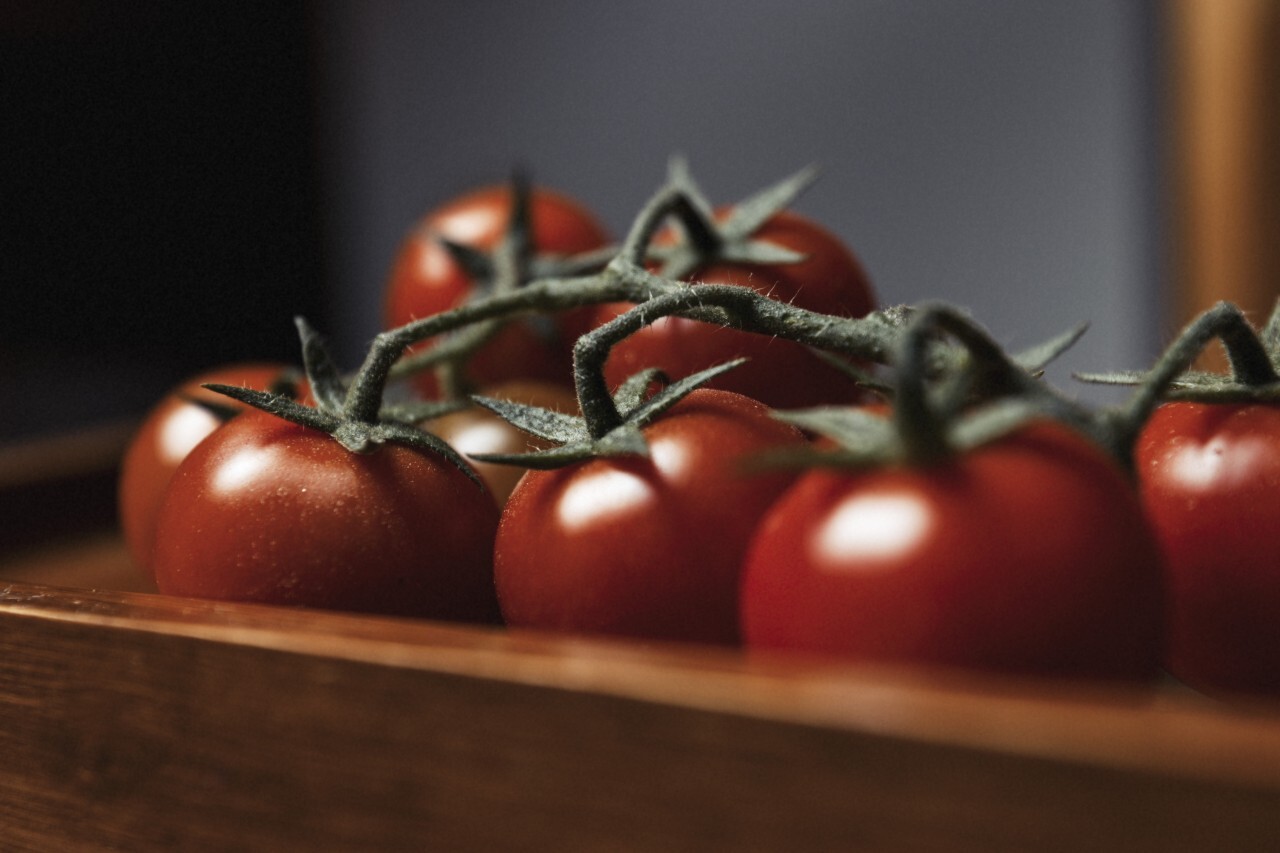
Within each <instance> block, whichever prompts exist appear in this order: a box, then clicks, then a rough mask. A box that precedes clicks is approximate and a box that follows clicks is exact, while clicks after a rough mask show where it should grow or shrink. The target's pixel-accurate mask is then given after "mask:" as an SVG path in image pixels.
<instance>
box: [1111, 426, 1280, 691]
mask: <svg viewBox="0 0 1280 853" xmlns="http://www.w3.org/2000/svg"><path fill="white" fill-rule="evenodd" d="M1135 458H1136V467H1137V473H1138V480H1139V487H1140V490H1141V494H1142V500H1143V502H1144V504H1145V505H1146V507H1147V512H1148V514H1149V516H1150V518H1151V523H1152V526H1153V527H1154V529H1155V531H1156V535H1157V537H1158V538H1159V540H1160V545H1161V548H1162V550H1163V552H1164V558H1165V565H1166V571H1167V574H1168V581H1167V583H1168V587H1169V643H1168V660H1167V664H1166V666H1167V668H1168V669H1169V671H1170V673H1172V674H1173V675H1174V676H1176V677H1178V678H1179V679H1181V680H1183V681H1185V682H1186V683H1188V684H1190V685H1191V686H1193V687H1196V688H1199V689H1201V690H1204V691H1207V692H1211V693H1231V692H1248V693H1257V694H1267V695H1271V696H1280V407H1277V406H1273V405H1266V404H1247V403H1246V404H1227V403H1212V404H1208V403H1181V402H1180V403H1168V404H1165V405H1164V406H1161V407H1160V408H1159V409H1157V410H1156V412H1155V413H1154V415H1153V416H1152V417H1151V419H1150V420H1149V421H1148V422H1147V425H1146V427H1145V428H1144V430H1143V433H1142V435H1141V436H1140V438H1139V440H1138V444H1137V447H1136V451H1135Z"/></svg>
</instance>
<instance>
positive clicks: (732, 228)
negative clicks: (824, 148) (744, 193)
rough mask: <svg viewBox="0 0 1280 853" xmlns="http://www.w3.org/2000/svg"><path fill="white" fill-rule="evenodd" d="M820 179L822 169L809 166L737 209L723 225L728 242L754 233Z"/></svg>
mask: <svg viewBox="0 0 1280 853" xmlns="http://www.w3.org/2000/svg"><path fill="white" fill-rule="evenodd" d="M817 179H818V167H817V166H807V167H805V168H803V169H801V170H800V171H798V172H796V173H795V174H794V175H791V176H789V177H787V178H783V179H782V180H781V181H778V182H777V183H776V184H774V185H773V186H770V187H766V188H764V189H763V190H760V191H759V192H757V193H756V194H755V195H752V196H750V197H748V198H746V199H743V200H742V201H740V202H738V203H737V204H736V205H734V206H733V211H732V212H731V213H730V214H729V215H728V216H727V217H726V218H725V220H724V222H722V223H721V224H720V233H721V235H722V236H724V237H725V238H726V239H735V240H740V239H743V238H745V237H748V236H750V235H752V234H754V233H755V232H756V231H758V230H760V227H761V226H762V225H764V224H765V223H766V222H768V221H769V218H770V217H771V216H773V215H774V214H775V213H778V212H779V211H781V210H784V209H786V208H787V207H789V206H790V205H791V202H793V201H795V200H796V199H797V198H799V197H800V195H801V193H803V192H804V191H805V190H807V189H808V188H809V187H810V186H812V185H813V182H814V181H816V180H817Z"/></svg>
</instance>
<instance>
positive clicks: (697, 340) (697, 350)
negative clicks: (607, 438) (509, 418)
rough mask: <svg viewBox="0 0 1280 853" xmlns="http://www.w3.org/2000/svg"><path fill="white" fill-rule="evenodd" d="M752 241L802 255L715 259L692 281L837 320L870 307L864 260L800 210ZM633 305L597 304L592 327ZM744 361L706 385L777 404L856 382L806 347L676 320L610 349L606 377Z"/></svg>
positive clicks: (829, 397)
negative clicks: (789, 260)
mask: <svg viewBox="0 0 1280 853" xmlns="http://www.w3.org/2000/svg"><path fill="white" fill-rule="evenodd" d="M756 239H758V240H763V241H765V242H769V243H773V244H775V245H777V246H781V247H783V248H786V249H791V250H792V251H795V252H798V253H800V254H803V255H805V256H806V259H805V260H803V261H801V262H798V263H795V264H782V265H776V266H766V265H759V264H756V265H742V264H716V265H713V266H709V267H705V268H703V269H699V270H696V271H695V272H694V273H693V274H691V275H690V276H688V279H689V280H690V281H696V282H701V283H705V284H732V285H739V286H742V287H751V288H754V289H755V290H757V291H759V292H761V293H765V294H768V295H769V296H771V297H773V298H774V299H777V300H778V301H780V302H787V303H791V304H794V305H797V306H799V307H801V308H807V309H809V310H811V311H818V312H821V313H824V314H834V315H837V316H842V317H861V316H863V315H865V314H867V313H868V312H869V311H871V310H872V309H874V308H875V296H874V293H873V291H872V287H871V284H870V281H869V280H868V278H867V274H866V272H865V271H864V270H863V268H862V264H861V263H860V262H859V261H858V259H857V258H856V257H855V256H854V255H853V253H852V252H851V251H849V249H848V248H847V247H846V246H845V245H844V244H843V243H842V242H841V241H840V240H839V239H838V238H837V237H836V236H835V235H833V234H831V233H830V232H829V231H827V230H825V229H824V228H822V227H821V226H819V225H817V224H816V223H814V222H812V221H811V220H809V219H806V218H805V217H802V216H800V215H799V214H795V213H790V212H786V211H784V212H781V213H777V214H775V215H774V216H773V217H772V218H771V219H769V220H768V221H767V222H766V223H765V224H764V225H763V226H762V227H761V228H760V230H759V231H758V232H757V234H756ZM631 307H632V306H631V305H630V304H626V303H614V304H609V305H604V306H601V307H600V308H599V309H598V310H597V313H596V318H595V322H596V325H600V324H602V323H605V322H607V321H609V320H611V319H612V318H614V317H616V316H618V315H619V314H621V313H623V312H624V311H626V310H628V309H630V308H631ZM739 357H746V358H749V359H750V361H749V362H747V363H746V364H745V365H743V366H741V367H738V368H736V369H734V370H731V371H729V372H728V373H726V374H724V375H723V376H720V377H717V378H716V379H715V380H713V381H712V382H711V387H715V388H723V389H726V390H730V391H736V392H738V393H739V394H745V395H746V396H748V397H753V398H755V399H757V400H760V401H762V402H764V403H767V404H768V405H771V406H774V407H777V408H800V407H805V406H816V405H820V404H823V403H840V402H849V401H852V400H855V399H857V398H858V397H859V391H858V388H857V386H856V385H855V384H854V383H853V382H852V381H850V380H849V379H847V378H845V377H844V375H843V374H841V373H840V372H839V371H837V370H835V369H834V368H832V367H830V366H829V365H827V364H826V363H824V362H822V361H821V360H820V359H818V358H817V357H816V356H815V355H813V353H811V352H810V351H809V350H808V349H806V348H805V347H803V346H801V345H799V344H797V343H795V342H792V341H786V340H780V339H775V338H773V337H770V336H768V335H757V334H752V333H749V332H740V331H737V330H734V329H726V328H722V327H719V326H713V325H709V324H706V323H699V322H697V321H694V320H686V319H683V318H680V317H664V318H662V319H660V320H658V321H657V322H655V323H653V324H652V325H650V326H648V327H646V328H644V329H642V330H640V331H639V332H637V333H636V334H634V335H632V336H630V337H628V338H627V339H626V340H624V341H622V342H620V343H619V344H618V345H617V346H615V347H614V348H613V351H612V352H611V353H610V355H609V361H608V362H607V364H606V365H605V377H606V379H608V381H609V382H610V384H612V385H615V386H616V385H618V384H620V383H621V382H622V381H624V380H625V379H626V378H627V377H628V376H630V375H631V374H633V373H635V372H637V371H639V370H642V369H644V368H646V367H658V368H661V369H662V370H663V371H665V372H666V373H667V375H668V376H671V377H672V378H676V379H678V378H681V377H684V376H688V375H690V374H692V373H695V372H697V371H699V370H703V369H705V368H708V367H711V366H713V365H715V364H719V363H721V362H725V361H730V360H732V359H734V358H739Z"/></svg>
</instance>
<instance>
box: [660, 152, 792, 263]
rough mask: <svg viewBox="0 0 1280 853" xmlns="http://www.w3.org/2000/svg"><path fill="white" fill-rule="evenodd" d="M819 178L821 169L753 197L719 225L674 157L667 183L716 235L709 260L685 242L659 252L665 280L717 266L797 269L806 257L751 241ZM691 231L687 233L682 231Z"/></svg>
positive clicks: (702, 251) (681, 162) (681, 161)
mask: <svg viewBox="0 0 1280 853" xmlns="http://www.w3.org/2000/svg"><path fill="white" fill-rule="evenodd" d="M816 178H817V169H816V168H814V167H809V168H807V169H802V170H801V171H799V172H797V173H796V174H794V175H791V176H790V177H788V178H785V179H783V180H781V181H779V182H778V183H776V184H774V185H772V186H770V187H766V188H765V189H763V190H761V191H760V192H757V193H756V194H754V195H752V196H749V197H748V198H746V199H744V200H743V201H741V202H738V203H737V204H736V205H734V207H733V209H732V211H731V212H730V213H729V215H728V216H727V217H726V218H725V220H724V221H723V222H720V223H717V222H716V221H715V214H714V211H713V209H712V207H711V204H710V202H708V201H707V198H706V196H705V195H703V193H702V191H701V190H700V189H699V188H698V185H697V184H696V183H695V182H694V180H693V176H692V174H691V173H690V172H689V168H688V164H687V163H686V161H685V160H684V158H682V157H678V156H677V157H673V158H672V159H671V160H670V162H669V163H668V169H667V182H668V184H669V185H670V186H672V187H675V188H677V189H679V190H680V191H681V192H683V193H684V194H685V197H686V198H687V199H688V201H689V203H690V205H691V206H692V207H693V209H694V211H695V212H696V214H697V216H698V218H699V219H700V220H701V224H702V227H703V228H705V229H707V231H708V232H710V234H714V235H715V239H714V240H713V242H714V244H715V245H714V249H713V251H712V253H711V255H710V256H708V255H707V254H706V249H704V248H703V247H699V246H697V245H694V243H695V241H693V240H685V241H683V242H682V243H681V244H680V245H678V246H676V247H674V248H671V249H665V250H663V249H658V250H655V252H654V256H655V257H656V258H658V259H660V260H661V261H662V266H661V274H662V275H663V276H664V277H666V278H670V279H683V278H686V277H687V276H689V275H691V274H692V273H693V272H694V271H695V270H697V269H698V268H699V267H702V266H705V265H706V264H708V263H711V262H715V261H725V262H730V263H741V264H756V265H782V264H794V263H799V262H800V261H803V260H804V259H805V257H806V256H805V255H803V254H801V253H799V252H794V251H792V250H790V249H785V248H783V247H781V246H777V245H774V244H772V243H769V242H766V241H763V240H752V239H751V236H752V235H753V234H754V233H755V232H756V231H758V230H759V229H760V227H761V226H762V225H764V223H765V222H767V221H768V220H769V218H770V217H771V216H773V215H774V214H776V213H779V212H780V211H782V210H784V209H785V208H786V207H787V206H788V205H790V204H791V202H792V201H794V200H795V199H796V197H798V196H799V195H800V194H801V193H802V192H804V190H805V189H807V188H808V187H809V186H810V185H811V184H812V183H813V182H814V180H815V179H816ZM682 227H683V228H684V230H686V231H687V227H684V226H682Z"/></svg>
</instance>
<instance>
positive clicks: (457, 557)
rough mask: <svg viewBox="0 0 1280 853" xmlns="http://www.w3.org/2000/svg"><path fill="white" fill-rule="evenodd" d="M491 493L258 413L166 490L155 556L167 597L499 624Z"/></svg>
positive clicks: (401, 456) (446, 473)
mask: <svg viewBox="0 0 1280 853" xmlns="http://www.w3.org/2000/svg"><path fill="white" fill-rule="evenodd" d="M497 522H498V510H497V507H496V506H495V505H494V502H493V498H492V497H491V496H490V495H489V493H488V492H487V491H486V490H485V489H483V488H481V487H480V486H478V485H477V484H476V483H474V482H473V481H472V480H471V479H470V478H469V477H468V476H467V475H466V474H464V473H463V472H462V471H461V470H459V469H458V468H457V467H455V466H454V465H452V464H451V463H450V462H448V461H447V460H446V459H444V458H443V457H440V456H437V455H435V454H431V453H425V452H423V451H420V450H417V449H414V448H409V447H404V446H399V445H391V444H388V445H384V446H382V447H380V448H378V449H377V450H375V451H373V452H370V453H363V454H357V453H351V452H350V451H348V450H346V449H345V448H344V447H342V445H340V444H338V442H337V441H335V440H334V439H333V438H331V437H329V436H328V435H325V434H324V433H321V432H318V431H316V430H312V429H307V428H306V427H301V426H298V425H296V424H293V423H290V422H288V421H285V420H282V419H280V418H277V417H274V416H272V415H268V414H266V413H264V412H259V411H257V410H251V411H247V412H245V413H244V414H242V415H240V416H238V417H237V418H235V419H234V420H232V421H231V422H230V423H228V424H227V425H226V426H224V427H223V428H222V429H220V430H218V431H217V432H216V433H214V434H213V435H211V436H209V438H207V439H206V440H205V441H204V442H202V443H201V444H200V446H199V447H197V448H196V449H195V450H194V451H192V452H191V455H189V456H188V457H187V458H186V460H185V461H184V462H183V463H182V464H181V465H180V466H179V467H178V470H177V472H176V473H175V474H174V477H173V481H172V482H171V483H170V485H169V490H168V493H167V494H166V496H165V501H164V504H163V506H161V508H160V517H159V521H158V524H157V529H156V542H155V549H154V551H153V556H154V564H155V571H156V584H157V586H158V588H159V590H160V592H162V593H165V594H169V595H181V596H192V597H196V598H213V599H221V600H229V601H251V602H261V603H267V604H281V605H300V606H307V607H318V608H325V609H332V610H347V611H357V612H367V613H382V614H391V615H402V616H418V617H425V618H433V619H448V620H458V621H473V622H495V621H497V615H498V614H497V602H496V600H495V598H494V591H493V570H492V548H493V536H494V531H495V529H496V527H497Z"/></svg>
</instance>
